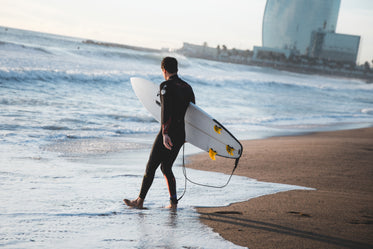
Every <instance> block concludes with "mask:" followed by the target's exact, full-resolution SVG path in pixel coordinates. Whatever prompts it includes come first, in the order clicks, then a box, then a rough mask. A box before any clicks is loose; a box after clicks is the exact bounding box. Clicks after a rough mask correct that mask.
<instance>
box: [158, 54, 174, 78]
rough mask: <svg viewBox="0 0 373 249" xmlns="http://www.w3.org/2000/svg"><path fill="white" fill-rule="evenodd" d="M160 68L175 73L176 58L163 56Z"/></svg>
mask: <svg viewBox="0 0 373 249" xmlns="http://www.w3.org/2000/svg"><path fill="white" fill-rule="evenodd" d="M161 68H162V69H165V70H166V71H167V72H169V73H171V74H173V73H177V60H176V59H175V58H174V57H165V58H163V60H162V63H161Z"/></svg>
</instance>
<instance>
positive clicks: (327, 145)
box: [188, 128, 373, 249]
mask: <svg viewBox="0 0 373 249" xmlns="http://www.w3.org/2000/svg"><path fill="white" fill-rule="evenodd" d="M243 146H244V153H243V156H242V158H241V160H240V163H239V166H238V169H237V170H236V172H235V174H236V175H242V176H247V177H250V178H254V179H257V180H260V181H268V182H275V183H285V184H292V185H299V186H304V187H310V188H315V189H316V190H314V191H305V190H294V191H288V192H282V193H277V194H273V195H267V196H262V197H258V198H254V199H251V200H248V201H246V202H242V203H235V204H232V205H230V206H228V207H219V208H198V212H200V214H201V220H202V222H203V223H205V224H206V225H208V226H210V227H212V228H213V229H214V231H216V232H218V233H219V234H221V236H222V237H224V238H225V239H227V240H230V241H232V242H233V243H235V244H238V245H241V246H245V247H249V248H251V249H253V248H297V249H299V248H318V249H319V248H373V128H367V129H357V130H347V131H336V132H321V133H314V134H310V135H303V136H288V137H275V138H269V139H264V140H252V141H243ZM189 161H190V162H189V164H188V167H190V168H195V169H202V170H209V171H219V172H223V173H227V174H229V173H230V171H231V169H232V166H233V160H228V159H224V158H218V159H217V160H216V161H215V162H213V161H211V159H209V158H208V155H207V153H204V154H199V155H196V156H193V157H191V158H189ZM233 180H234V178H233ZM240 191H242V190H240Z"/></svg>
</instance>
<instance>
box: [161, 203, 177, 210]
mask: <svg viewBox="0 0 373 249" xmlns="http://www.w3.org/2000/svg"><path fill="white" fill-rule="evenodd" d="M164 208H168V209H172V210H176V209H177V204H175V203H172V202H171V203H170V205H168V206H166V207H164Z"/></svg>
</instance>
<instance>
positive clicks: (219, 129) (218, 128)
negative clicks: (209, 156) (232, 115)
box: [214, 125, 222, 134]
mask: <svg viewBox="0 0 373 249" xmlns="http://www.w3.org/2000/svg"><path fill="white" fill-rule="evenodd" d="M221 130H222V128H221V127H219V126H217V125H214V131H215V132H216V133H218V134H221Z"/></svg>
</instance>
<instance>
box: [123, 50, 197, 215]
mask: <svg viewBox="0 0 373 249" xmlns="http://www.w3.org/2000/svg"><path fill="white" fill-rule="evenodd" d="M161 69H162V73H163V77H164V79H165V81H164V82H163V83H162V84H161V85H160V92H159V93H160V99H161V112H162V113H161V129H160V131H159V133H158V135H157V137H156V139H155V141H154V144H153V148H152V151H151V153H150V156H149V160H148V163H147V166H146V170H145V175H144V177H143V181H142V186H141V190H140V194H139V197H138V198H137V199H135V200H132V201H131V200H128V199H124V202H125V204H126V205H127V206H130V207H135V208H143V204H144V200H145V197H146V194H147V193H148V190H149V189H150V186H151V185H152V183H153V180H154V175H155V172H156V170H157V168H158V166H159V165H161V170H162V173H163V175H164V176H165V178H166V181H167V185H168V190H169V193H170V205H169V206H168V207H167V208H173V209H176V208H177V202H178V201H177V195H176V181H175V177H174V174H173V172H172V165H173V163H174V161H175V159H176V157H177V155H178V153H179V151H180V148H181V147H182V146H183V144H184V142H185V123H184V116H185V112H186V110H187V108H188V106H189V103H190V102H193V103H195V97H194V93H193V89H192V87H191V86H190V85H189V84H188V83H186V82H185V81H183V80H182V79H180V78H179V76H178V75H177V72H178V63H177V60H176V59H175V58H173V57H165V58H164V59H163V60H162V63H161Z"/></svg>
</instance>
